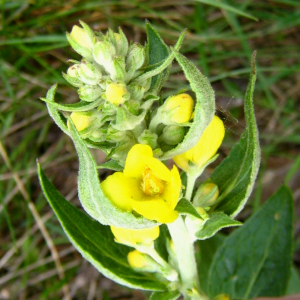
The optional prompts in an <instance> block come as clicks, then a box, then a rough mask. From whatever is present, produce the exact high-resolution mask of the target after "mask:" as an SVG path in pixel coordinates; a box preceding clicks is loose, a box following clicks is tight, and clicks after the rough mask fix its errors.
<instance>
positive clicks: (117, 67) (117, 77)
mask: <svg viewBox="0 0 300 300" xmlns="http://www.w3.org/2000/svg"><path fill="white" fill-rule="evenodd" d="M110 77H111V79H112V80H113V81H124V80H125V78H126V71H125V58H124V57H123V56H115V57H114V58H113V61H112V64H111V67H110Z"/></svg>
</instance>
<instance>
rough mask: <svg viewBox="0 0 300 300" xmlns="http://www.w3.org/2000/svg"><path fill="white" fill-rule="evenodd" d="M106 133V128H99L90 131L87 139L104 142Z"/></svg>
mask: <svg viewBox="0 0 300 300" xmlns="http://www.w3.org/2000/svg"><path fill="white" fill-rule="evenodd" d="M106 134H107V129H106V128H99V129H96V130H94V131H92V132H91V133H90V135H89V139H90V140H92V141H94V142H104V141H106Z"/></svg>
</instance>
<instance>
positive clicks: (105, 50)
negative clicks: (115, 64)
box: [93, 41, 116, 73]
mask: <svg viewBox="0 0 300 300" xmlns="http://www.w3.org/2000/svg"><path fill="white" fill-rule="evenodd" d="M115 55H116V48H115V47H114V45H113V44H112V43H110V42H108V41H99V42H97V43H96V45H95V46H94V52H93V56H94V59H95V61H96V62H97V63H98V64H99V65H102V66H103V67H104V68H105V70H106V71H107V72H108V73H110V69H111V65H112V59H113V57H114V56H115Z"/></svg>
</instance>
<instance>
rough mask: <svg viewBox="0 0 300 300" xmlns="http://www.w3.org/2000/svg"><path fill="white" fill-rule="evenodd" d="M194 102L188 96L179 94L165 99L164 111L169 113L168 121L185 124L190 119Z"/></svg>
mask: <svg viewBox="0 0 300 300" xmlns="http://www.w3.org/2000/svg"><path fill="white" fill-rule="evenodd" d="M193 106H194V101H193V99H192V97H191V96H190V95H188V94H179V95H177V96H173V97H170V98H169V99H167V101H166V104H165V110H166V111H170V116H171V117H170V121H172V122H174V123H186V122H188V121H189V120H190V119H191V116H192V113H193Z"/></svg>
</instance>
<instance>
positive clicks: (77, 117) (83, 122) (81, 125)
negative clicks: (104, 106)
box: [68, 112, 94, 131]
mask: <svg viewBox="0 0 300 300" xmlns="http://www.w3.org/2000/svg"><path fill="white" fill-rule="evenodd" d="M70 118H71V120H72V121H73V123H74V125H75V127H76V129H77V131H82V130H84V129H86V128H87V127H89V126H90V125H91V123H92V121H93V120H94V118H93V117H92V114H91V113H84V112H72V113H71V115H70ZM68 128H69V129H70V125H69V122H68Z"/></svg>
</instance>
